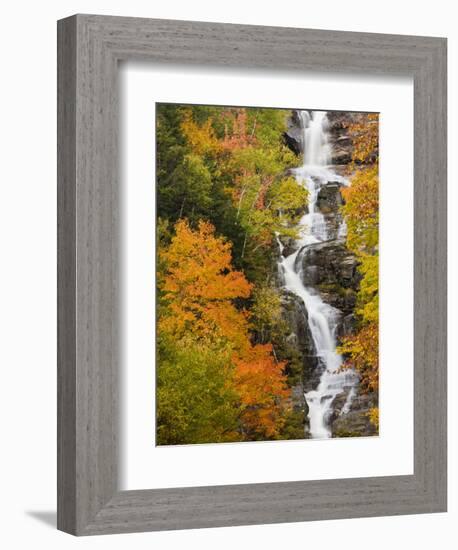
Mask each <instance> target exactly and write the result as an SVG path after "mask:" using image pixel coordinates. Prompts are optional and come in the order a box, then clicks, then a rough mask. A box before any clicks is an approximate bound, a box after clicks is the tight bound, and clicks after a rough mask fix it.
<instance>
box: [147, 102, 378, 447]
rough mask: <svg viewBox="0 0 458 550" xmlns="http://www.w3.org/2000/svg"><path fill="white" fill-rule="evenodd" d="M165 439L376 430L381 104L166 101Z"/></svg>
mask: <svg viewBox="0 0 458 550" xmlns="http://www.w3.org/2000/svg"><path fill="white" fill-rule="evenodd" d="M155 132H156V197H157V221H156V242H157V254H156V267H157V277H156V290H157V312H156V323H157V326H156V357H157V362H156V381H157V387H156V444H157V445H178V444H196V443H221V442H242V441H265V440H285V439H307V438H323V439H325V438H330V437H359V436H370V435H377V434H378V417H379V415H378V115H377V114H375V113H347V112H336V111H307V110H293V109H291V110H284V109H269V108H255V107H250V108H245V107H244V108H242V107H221V106H201V105H181V104H164V103H162V104H156V127H155Z"/></svg>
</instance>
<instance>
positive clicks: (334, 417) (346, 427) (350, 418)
mask: <svg viewBox="0 0 458 550" xmlns="http://www.w3.org/2000/svg"><path fill="white" fill-rule="evenodd" d="M357 117H358V114H355V113H341V112H338V113H337V112H335V113H334V112H329V113H328V116H327V119H328V124H329V127H328V139H329V142H330V145H331V150H332V164H333V169H334V170H335V172H336V173H340V174H344V173H346V172H347V171H348V170H347V167H348V164H349V163H350V161H351V156H352V139H351V136H350V135H349V131H348V125H349V124H350V123H351V122H354V121H355V120H356V119H357ZM302 136H303V131H302V129H301V119H300V116H299V114H298V112H296V111H293V112H292V116H291V118H290V119H289V121H288V128H287V132H286V133H285V142H286V144H287V145H288V146H289V148H290V149H291V150H292V151H293V152H295V153H296V154H297V155H301V154H302V150H303V147H304V144H303V137H302ZM342 185H343V184H342V182H338V181H335V182H334V181H330V182H327V183H326V184H325V185H323V186H322V187H321V189H320V191H319V193H318V197H317V200H316V205H315V208H316V209H317V210H318V211H319V212H320V213H321V214H323V216H324V219H325V222H326V228H327V237H328V238H327V240H326V241H324V242H317V243H316V244H312V245H308V246H307V247H306V248H304V250H303V251H302V250H301V251H300V252H299V253H298V255H297V258H296V263H297V262H299V263H300V265H298V266H296V267H298V268H299V269H298V272H299V273H300V275H301V279H302V282H303V284H304V286H306V287H307V288H309V289H313V291H314V292H316V293H318V294H319V295H320V296H321V298H322V300H323V301H324V302H325V303H327V304H329V305H331V306H333V307H334V308H336V309H337V310H338V311H339V319H338V323H337V327H336V336H337V338H338V340H340V339H341V338H342V337H343V336H346V335H349V334H352V332H353V331H354V329H355V323H356V318H355V306H356V294H357V291H358V288H359V283H360V280H361V275H360V274H359V272H358V260H357V258H356V257H355V255H354V254H352V253H351V252H350V251H349V250H348V249H347V247H346V239H345V225H344V223H343V219H342V214H341V206H342V205H343V204H344V199H343V196H342V193H341V189H342ZM304 213H306V211H304ZM282 245H283V247H282V248H283V255H284V257H287V256H289V255H290V254H292V253H293V252H294V251H295V250H297V247H298V244H297V242H296V241H294V240H293V239H283V240H282ZM280 283H281V281H280ZM279 287H280V289H281V292H282V311H283V317H284V319H285V321H286V323H287V325H288V327H289V335H288V337H287V338H288V340H289V343H290V344H291V345H293V346H294V347H295V348H296V349H297V351H298V353H299V355H300V361H301V363H302V377H301V379H300V381H299V382H298V383H297V384H296V385H295V386H294V388H293V403H294V407H295V410H296V411H300V412H301V413H302V414H303V422H304V430H305V433H306V435H307V430H308V419H307V412H308V411H307V404H306V402H305V399H304V393H307V392H308V391H310V390H313V389H315V388H316V387H317V386H318V384H319V381H320V377H321V374H322V372H323V366H322V362H320V361H319V358H318V357H317V353H316V350H315V348H314V343H313V339H312V337H311V333H310V328H309V326H308V322H307V311H306V309H305V306H304V303H303V301H302V300H301V299H300V298H299V297H298V296H296V295H295V294H293V293H291V292H287V291H285V290H284V289H283V288H282V285H281V284H280V285H279ZM348 391H350V389H349V390H348ZM348 391H344V392H342V393H341V394H339V395H338V396H337V397H335V399H334V403H333V407H332V414H331V416H330V418H329V419H328V422H329V424H330V427H331V430H332V435H333V437H346V436H356V435H358V436H361V435H372V434H373V433H374V429H373V427H372V426H371V424H370V422H369V418H368V411H369V409H370V408H371V407H373V406H374V405H375V404H376V396H374V395H363V394H361V392H360V391H359V389H357V390H356V395H355V397H354V399H353V400H352V402H351V406H350V409H349V410H346V407H345V403H346V402H347V398H348Z"/></svg>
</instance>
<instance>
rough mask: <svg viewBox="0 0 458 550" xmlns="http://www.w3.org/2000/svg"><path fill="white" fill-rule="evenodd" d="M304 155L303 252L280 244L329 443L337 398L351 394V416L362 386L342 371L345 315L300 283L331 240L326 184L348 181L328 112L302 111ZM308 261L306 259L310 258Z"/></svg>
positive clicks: (313, 397) (317, 424) (313, 401)
mask: <svg viewBox="0 0 458 550" xmlns="http://www.w3.org/2000/svg"><path fill="white" fill-rule="evenodd" d="M300 117H301V122H302V130H303V140H302V141H303V142H302V147H303V151H304V157H303V165H302V166H301V167H299V168H296V169H295V171H294V173H295V177H296V179H297V181H298V182H299V183H300V184H301V185H304V186H305V187H306V189H307V190H308V192H309V203H308V213H306V214H305V215H304V216H303V217H302V218H301V220H300V221H299V239H298V240H297V242H296V245H297V246H298V249H297V250H296V252H294V253H293V254H290V255H289V256H288V257H286V258H285V257H283V254H282V252H283V247H282V245H281V243H280V242H279V245H280V251H281V260H280V262H279V263H280V268H281V269H282V272H283V277H284V284H285V287H286V288H287V289H288V290H289V291H290V292H293V293H294V294H296V295H297V296H299V298H301V299H302V301H303V303H304V305H305V308H306V310H307V315H308V325H309V328H310V333H311V335H312V339H313V343H314V345H315V349H316V354H317V357H318V360H319V362H320V364H321V365H322V367H324V368H323V373H322V375H321V377H320V381H319V384H318V387H317V388H316V389H315V390H312V391H309V392H307V393H306V394H305V399H306V401H307V405H308V407H309V413H308V417H309V423H310V435H311V437H312V438H329V437H331V430H330V428H329V417H330V415H331V413H332V404H333V401H334V399H335V397H336V396H337V395H339V394H341V393H343V392H344V391H345V390H348V394H347V399H346V402H345V404H344V406H343V408H342V409H341V413H342V414H343V413H346V412H348V411H349V409H350V406H351V402H352V399H353V397H354V395H355V391H356V390H355V388H356V384H357V382H358V379H357V377H356V374H355V373H354V372H353V371H344V372H339V368H340V366H341V365H342V357H341V356H340V355H339V354H338V353H337V351H336V345H337V344H336V334H335V333H336V328H337V324H338V321H339V318H340V311H339V310H337V309H336V308H334V307H332V306H330V305H329V304H326V303H325V302H323V300H322V299H321V297H320V296H319V294H318V293H317V292H316V291H315V290H314V289H313V288H307V287H306V286H305V285H304V284H303V282H302V279H301V265H302V262H303V259H304V256H305V255H306V254H307V249H308V247H309V246H310V245H313V244H315V243H319V242H323V241H326V240H327V239H328V231H327V227H326V220H325V217H324V216H323V214H322V213H321V212H319V211H317V208H316V203H317V198H318V193H319V191H320V189H321V187H322V186H323V185H324V184H325V183H327V182H330V181H332V182H336V181H339V182H341V183H343V184H345V183H346V180H345V179H344V178H342V177H341V176H339V175H337V174H336V173H335V172H334V171H333V170H332V169H331V168H330V167H329V163H330V156H331V147H330V145H329V141H328V139H327V126H328V120H327V116H326V112H325V111H312V112H311V113H309V112H308V111H301V112H300ZM345 233H346V227H345V226H344V224H342V225H341V226H340V229H339V236H344V235H345ZM305 257H306V256H305Z"/></svg>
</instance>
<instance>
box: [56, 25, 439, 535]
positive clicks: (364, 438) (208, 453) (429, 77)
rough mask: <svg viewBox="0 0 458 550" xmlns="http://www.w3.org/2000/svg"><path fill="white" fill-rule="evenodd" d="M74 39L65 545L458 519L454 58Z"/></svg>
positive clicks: (238, 39)
mask: <svg viewBox="0 0 458 550" xmlns="http://www.w3.org/2000/svg"><path fill="white" fill-rule="evenodd" d="M58 40H59V42H58V51H59V58H58V68H59V74H58V86H59V89H58V96H59V100H58V101H59V105H58V120H59V124H58V133H59V135H58V144H59V150H58V160H59V167H58V199H59V202H58V210H59V223H58V252H59V258H58V264H59V265H58V295H59V307H58V327H59V329H58V330H59V333H58V341H59V346H58V365H59V376H58V380H59V387H58V390H59V399H58V404H59V408H58V452H59V457H58V527H59V529H61V530H63V531H67V532H69V533H72V534H76V535H86V534H87V535H89V534H105V533H119V532H134V531H149V530H151V531H152V530H162V529H185V528H195V527H211V526H227V525H242V524H257V523H274V522H287V521H306V520H314V519H332V518H349V517H362V516H375V515H393V514H404V513H405V514H407V513H409V514H412V513H426V512H439V511H445V510H446V360H445V354H446V351H445V350H446V345H445V343H446V218H445V215H446V130H445V129H446V124H445V122H446V42H445V39H442V38H429V37H412V36H394V35H374V34H360V33H347V32H335V31H313V30H305V29H287V28H268V27H253V26H240V25H226V24H213V23H197V22H184V21H164V20H148V19H134V18H120V17H105V16H92V15H76V16H73V17H70V18H67V19H64V20H62V21H59V24H58Z"/></svg>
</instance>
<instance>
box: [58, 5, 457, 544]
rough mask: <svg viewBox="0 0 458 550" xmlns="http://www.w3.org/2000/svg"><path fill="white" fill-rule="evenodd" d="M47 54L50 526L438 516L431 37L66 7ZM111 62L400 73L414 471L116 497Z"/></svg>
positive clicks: (440, 310)
mask: <svg viewBox="0 0 458 550" xmlns="http://www.w3.org/2000/svg"><path fill="white" fill-rule="evenodd" d="M58 48H59V54H58V71H59V76H58V91H59V94H58V95H59V100H58V118H59V121H58V143H59V148H58V162H59V168H58V202H59V204H58V206H59V208H58V209H59V212H58V218H59V219H58V249H59V258H58V296H59V306H58V325H59V328H58V338H59V344H58V368H59V376H58V391H59V398H58V403H59V407H58V437H59V441H58V448H59V456H58V464H59V466H58V527H59V529H61V530H63V531H66V532H69V533H73V534H76V535H92V534H103V533H120V532H133V531H148V530H151V531H152V530H163V529H186V528H196V527H214V526H215V527H216V526H227V525H243V524H256V523H276V522H286V521H288V522H292V521H306V520H317V519H333V518H349V517H363V516H376V515H397V514H412V513H427V512H439V511H445V510H446V483H447V481H446V471H447V466H446V425H447V424H446V41H445V39H442V38H430V37H413V36H398V35H381V34H367V33H348V32H336V31H316V30H305V29H291V28H278V27H256V26H244V25H227V24H217V23H197V22H189V21H166V20H154V19H135V18H124V17H105V16H96V15H77V16H73V17H71V18H68V19H64V20H62V21H59V23H58ZM120 60H147V61H151V62H156V63H174V64H181V65H189V64H205V65H207V66H220V67H221V66H223V67H224V66H225V67H235V68H238V69H239V70H242V69H247V68H258V69H266V70H269V71H279V72H280V71H296V72H301V71H302V72H303V71H310V70H319V71H329V72H343V73H346V72H368V71H369V72H371V73H377V74H382V75H384V74H385V75H396V74H402V75H411V76H413V78H414V94H415V193H414V195H415V199H414V202H415V204H414V209H415V212H414V218H415V229H414V233H415V236H414V253H415V257H414V269H415V273H414V293H415V306H414V307H415V311H414V313H415V315H414V317H415V320H414V340H415V350H414V362H415V365H414V370H415V385H414V393H415V395H414V407H415V410H414V422H415V426H414V430H415V433H414V454H415V457H414V462H415V463H414V474H413V475H410V476H390V477H375V478H361V479H335V480H325V481H297V482H288V483H265V484H252V485H231V486H217V487H195V488H181V489H156V490H154V489H152V490H145V491H122V492H119V491H118V489H117V479H118V473H117V472H118V458H117V456H118V443H117V433H118V399H117V394H118V368H119V365H118V356H119V349H118V328H119V318H118V317H119V307H118V300H119V296H118V289H119V280H118V278H119V225H120V224H119V219H118V211H119V208H118V204H119V186H118V183H119V179H118V178H119V167H118V115H119V113H118V89H117V72H118V62H119V61H120ZM152 467H154V465H152Z"/></svg>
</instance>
